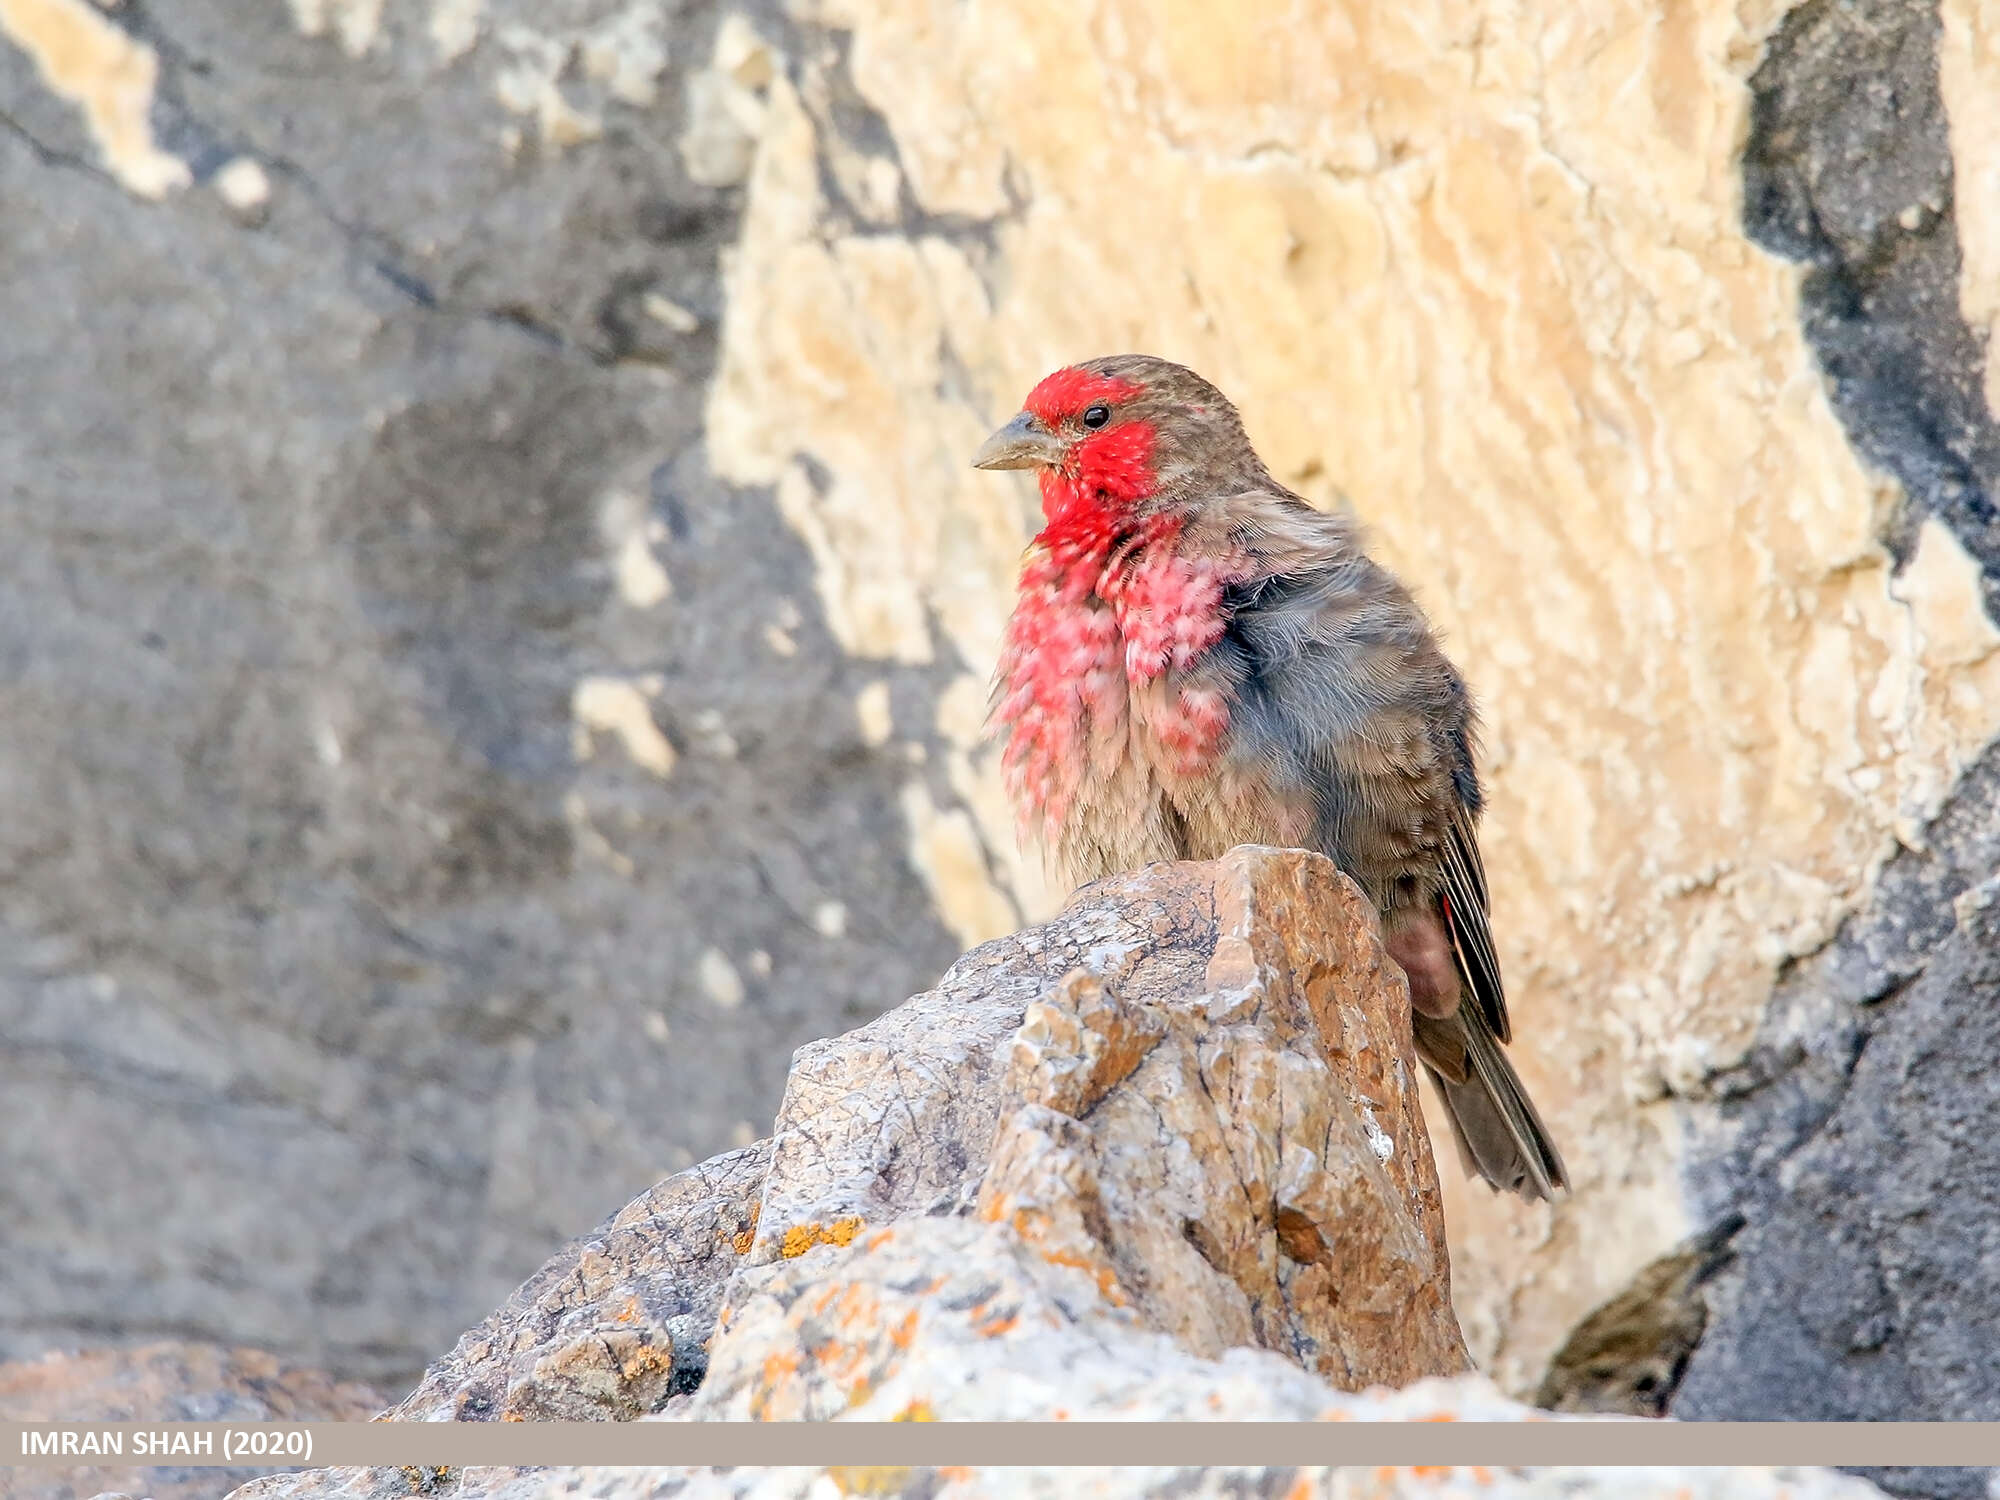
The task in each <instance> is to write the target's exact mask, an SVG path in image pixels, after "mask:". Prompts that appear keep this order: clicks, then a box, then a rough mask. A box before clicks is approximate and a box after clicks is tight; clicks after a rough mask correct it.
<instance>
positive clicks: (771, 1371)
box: [764, 1349, 799, 1388]
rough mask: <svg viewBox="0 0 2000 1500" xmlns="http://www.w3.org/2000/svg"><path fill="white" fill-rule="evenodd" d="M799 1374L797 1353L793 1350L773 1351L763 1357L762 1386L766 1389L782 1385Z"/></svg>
mask: <svg viewBox="0 0 2000 1500" xmlns="http://www.w3.org/2000/svg"><path fill="white" fill-rule="evenodd" d="M798 1373H799V1356H798V1352H797V1351H796V1350H793V1349H774V1350H772V1351H771V1352H770V1353H769V1354H767V1355H765V1356H764V1385H765V1386H766V1387H767V1388H768V1387H770V1386H775V1385H779V1384H782V1383H783V1382H784V1381H786V1380H789V1379H790V1378H791V1377H792V1376H794V1375H796V1374H798Z"/></svg>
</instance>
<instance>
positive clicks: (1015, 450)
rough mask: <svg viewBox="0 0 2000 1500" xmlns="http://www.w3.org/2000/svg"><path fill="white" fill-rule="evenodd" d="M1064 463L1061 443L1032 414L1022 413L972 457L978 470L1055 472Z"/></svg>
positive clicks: (980, 447) (980, 446) (983, 444)
mask: <svg viewBox="0 0 2000 1500" xmlns="http://www.w3.org/2000/svg"><path fill="white" fill-rule="evenodd" d="M1062 461H1063V445H1062V441H1061V439H1059V438H1058V437H1056V435H1055V434H1054V433H1052V432H1050V431H1049V430H1048V428H1046V427H1044V426H1043V425H1042V424H1041V423H1040V422H1038V421H1036V420H1035V417H1034V414H1033V413H1032V412H1025V411H1024V412H1022V413H1021V414H1020V415H1019V416H1018V417H1016V418H1014V420H1013V421H1011V422H1009V423H1008V424H1007V425H1006V426H1005V427H1003V428H1001V429H1000V430H999V431H998V432H996V433H994V434H993V436H992V437H990V438H988V439H987V440H986V441H985V442H983V443H981V444H980V445H979V451H978V452H977V453H975V454H973V455H972V467H973V468H975V469H1041V468H1049V469H1053V468H1056V467H1058V466H1059V465H1060V464H1061V463H1062Z"/></svg>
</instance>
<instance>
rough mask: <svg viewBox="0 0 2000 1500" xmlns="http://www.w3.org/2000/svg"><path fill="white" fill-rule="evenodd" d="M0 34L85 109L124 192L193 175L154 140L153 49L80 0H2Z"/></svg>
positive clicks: (156, 65)
mask: <svg viewBox="0 0 2000 1500" xmlns="http://www.w3.org/2000/svg"><path fill="white" fill-rule="evenodd" d="M0 32H4V33H5V34H6V35H7V36H8V37H9V38H10V39H11V40H13V41H14V42H15V43H16V44H17V45H18V46H19V47H20V48H21V50H22V51H23V52H25V53H27V54H28V56H30V57H32V58H33V59H34V60H35V67H36V68H37V69H38V70H39V71H40V73H41V75H42V82H43V83H45V84H47V85H48V87H49V90H50V91H51V92H52V93H54V94H56V95H58V96H60V97H61V98H64V99H67V100H68V101H69V102H70V103H71V104H74V105H75V106H76V107H77V108H78V109H80V110H82V111H83V118H84V123H85V124H87V125H88V126H89V127H90V134H91V136H92V138H93V139H94V140H96V142H97V148H98V150H99V151H100V152H102V153H103V155H104V165H105V168H106V170H108V171H109V172H110V173H111V175H112V176H113V177H115V178H117V179H118V181H119V183H120V184H121V185H122V186H123V187H124V188H125V190H126V191H127V192H130V193H135V194H137V195H138V196H139V197H141V198H164V197H165V196H166V195H167V194H168V193H170V192H172V191H173V190H174V189H176V188H183V187H186V186H187V185H188V183H189V182H191V181H192V180H193V175H192V174H191V173H190V172H189V171H188V165H187V163H186V162H184V161H182V160H181V159H180V158H179V157H178V156H175V155H173V154H172V153H170V152H166V151H162V150H161V149H160V148H159V147H158V146H157V145H155V144H154V142H153V126H152V119H151V112H152V108H153V87H154V84H155V83H156V81H157V80H158V78H159V72H160V62H159V58H158V57H156V56H155V55H154V53H153V49H152V48H151V47H148V46H147V45H146V44H145V43H144V42H140V41H135V40H134V39H133V38H132V37H131V36H129V35H127V34H126V33H125V32H124V31H122V30H120V29H119V28H118V27H116V26H114V25H112V23H111V22H109V21H107V20H106V19H105V18H104V17H103V16H102V15H100V14H99V13H98V12H97V11H96V10H95V9H93V8H92V7H91V6H89V5H86V4H84V3H83V0H0Z"/></svg>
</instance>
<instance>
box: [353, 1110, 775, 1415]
mask: <svg viewBox="0 0 2000 1500" xmlns="http://www.w3.org/2000/svg"><path fill="white" fill-rule="evenodd" d="M769 1164H770V1148H769V1144H768V1143H767V1142H765V1143H759V1144H758V1145H755V1146H751V1147H748V1148H746V1149H744V1150H742V1151H733V1152H730V1153H729V1154H728V1155H726V1156H719V1157H716V1158H715V1159H714V1160H713V1161H707V1162H703V1163H702V1164H701V1165H700V1166H698V1167H693V1168H690V1169H689V1170H688V1171H686V1172H682V1173H680V1174H679V1175H677V1176H674V1177H671V1178H669V1179H667V1180H666V1181H665V1182H663V1183H661V1184H659V1185H658V1186H657V1187H655V1188H654V1189H653V1190H652V1191H650V1192H648V1193H645V1194H643V1195H642V1196H640V1197H639V1198H637V1199H635V1200H634V1201H633V1202H631V1203H629V1204H627V1205H626V1206H625V1208H624V1209H623V1210H621V1211H620V1212H619V1213H617V1214H616V1215H614V1216H613V1217H612V1218H611V1219H609V1220H608V1221H606V1222H605V1223H604V1224H603V1225H601V1226H600V1227H599V1228H598V1229H597V1230H596V1231H594V1232H593V1233H591V1234H589V1235H586V1236H584V1237H583V1238H582V1239H580V1240H578V1241H576V1242H575V1243H573V1244H571V1245H569V1246H568V1247H566V1248H565V1249H564V1250H562V1251H561V1252H560V1253H558V1254H557V1255H555V1256H554V1257H553V1258H551V1259H550V1261H549V1263H548V1264H547V1265H545V1266H543V1267H542V1269H541V1270H540V1271H538V1272H536V1273H535V1275H534V1276H532V1277H530V1278H529V1280H528V1281H527V1283H526V1284H525V1285H524V1286H522V1287H521V1289H520V1290H519V1291H517V1292H515V1293H514V1295H513V1296H512V1297H510V1298H508V1300H507V1302H506V1303H505V1305H503V1306H502V1307H500V1308H499V1309H498V1310H497V1311H495V1312H494V1313H493V1314H492V1316H490V1317H488V1318H487V1319H486V1320H485V1322H483V1323H481V1324H480V1325H479V1326H478V1327H476V1328H474V1329H472V1330H471V1331H470V1332H468V1333H466V1334H465V1335H464V1336H463V1337H462V1338H460V1339H459V1341H458V1343H457V1345H456V1346H455V1347H454V1348H453V1349H452V1351H451V1353H449V1354H447V1355H446V1356H444V1358H442V1359H440V1360H438V1361H437V1362H436V1363H434V1364H433V1365H432V1366H431V1367H430V1368H429V1369H428V1370H427V1371H425V1372H424V1378H423V1380H422V1382H421V1383H420V1384H419V1385H418V1386H417V1388H416V1389H415V1390H414V1391H412V1392H411V1393H410V1394H409V1395H407V1396H405V1397H404V1398H403V1399H402V1400H401V1401H400V1402H398V1403H397V1404H396V1406H395V1407H394V1408H393V1409H392V1410H391V1411H390V1413H389V1415H390V1416H391V1417H393V1418H395V1419H397V1420H400V1421H410V1422H433V1421H456V1422H478V1421H496V1420H497V1421H503V1422H521V1421H568V1422H580V1421H593V1420H596V1421H602V1420H607V1419H608V1420H613V1421H625V1420H629V1419H630V1418H632V1417H636V1416H640V1415H643V1414H645V1413H647V1412H653V1411H658V1410H660V1409H661V1408H662V1407H663V1406H665V1405H666V1404H667V1402H668V1400H669V1399H670V1398H672V1397H674V1396H684V1395H686V1394H687V1393H688V1392H690V1391H692V1390H693V1389H694V1388H695V1387H696V1386H697V1385H699V1384H700V1383H701V1378H702V1375H703V1373H704V1372H705V1370H706V1368H707V1355H706V1353H705V1352H704V1350H705V1346H706V1344H707V1341H708V1338H709V1335H710V1334H711V1333H712V1332H713V1331H714V1328H715V1317H716V1312H717V1310H718V1309H719V1308H720V1306H721V1303H722V1289H723V1286H724V1284H725V1282H726V1281H727V1280H728V1278H729V1276H730V1274H731V1273H732V1272H733V1271H734V1270H735V1269H736V1266H737V1265H738V1263H739V1262H740V1261H741V1260H742V1258H743V1255H744V1253H745V1252H746V1251H748V1250H749V1248H750V1243H751V1236H752V1234H753V1233H754V1232H755V1229H756V1224H757V1208H758V1196H759V1194H760V1192H761V1191H762V1189H763V1184H764V1175H765V1172H766V1170H767V1168H768V1167H769Z"/></svg>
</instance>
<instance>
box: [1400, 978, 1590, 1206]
mask: <svg viewBox="0 0 2000 1500" xmlns="http://www.w3.org/2000/svg"><path fill="white" fill-rule="evenodd" d="M1416 1021H1417V1029H1418V1031H1419V1033H1420V1035H1419V1038H1418V1040H1419V1043H1420V1046H1419V1049H1418V1050H1419V1051H1420V1052H1423V1053H1425V1054H1427V1055H1426V1056H1425V1059H1424V1060H1425V1062H1426V1063H1427V1064H1429V1065H1430V1073H1431V1077H1432V1078H1433V1079H1434V1080H1435V1081H1436V1083H1437V1086H1438V1092H1439V1093H1440V1094H1442V1095H1443V1096H1444V1107H1445V1113H1446V1114H1447V1115H1449V1116H1450V1117H1451V1133H1452V1136H1453V1137H1454V1139H1456V1140H1457V1142H1458V1154H1459V1159H1460V1160H1461V1161H1463V1162H1464V1163H1465V1170H1466V1174H1467V1175H1468V1176H1470V1175H1473V1174H1477V1175H1478V1176H1480V1177H1483V1178H1485V1179H1486V1181H1488V1182H1489V1183H1491V1184H1492V1185H1493V1186H1494V1187H1495V1188H1497V1189H1499V1190H1501V1191H1503V1192H1510V1193H1519V1194H1520V1195H1521V1196H1522V1197H1524V1198H1528V1199H1535V1198H1553V1197H1554V1196H1555V1195H1556V1190H1557V1189H1558V1188H1566V1187H1568V1186H1569V1172H1568V1170H1567V1169H1566V1168H1565V1167H1564V1166H1563V1159H1562V1154H1561V1153H1560V1152H1558V1151H1557V1150H1556V1146H1555V1142H1554V1141H1553V1140H1551V1139H1550V1138H1549V1128H1548V1126H1546V1125H1544V1124H1543V1123H1542V1117H1541V1116H1540V1115H1539V1114H1537V1113H1536V1112H1535V1105H1534V1101H1533V1100H1531V1099H1529V1098H1528V1091H1527V1089H1525V1088H1523V1087H1522V1085H1521V1078H1520V1075H1519V1074H1518V1073H1516V1072H1515V1071H1514V1065H1513V1064H1512V1063H1510V1062H1508V1061H1507V1054H1506V1053H1505V1052H1503V1051H1501V1050H1500V1042H1499V1039H1498V1038H1497V1037H1495V1036H1494V1035H1493V1030H1492V1028H1491V1027H1490V1026H1488V1025H1487V1024H1486V1018H1485V1017H1484V1016H1483V1015H1481V1014H1480V1013H1479V1010H1478V1008H1477V1007H1475V1006H1471V1005H1461V1006H1459V1008H1458V1009H1457V1010H1456V1011H1455V1012H1453V1014H1452V1015H1451V1017H1450V1018H1449V1019H1448V1020H1443V1021H1437V1020H1433V1019H1431V1018H1430V1017H1429V1016H1421V1015H1420V1016H1418V1017H1416ZM1422 1033H1430V1035H1423V1034H1422ZM1446 1033H1448V1034H1449V1035H1445V1034H1446ZM1424 1043H1428V1044H1429V1045H1422V1044H1424ZM1442 1058H1450V1059H1452V1060H1453V1061H1462V1062H1463V1065H1464V1066H1463V1069H1462V1072H1463V1077H1462V1078H1461V1079H1458V1080H1454V1079H1453V1078H1452V1077H1451V1076H1450V1074H1449V1073H1448V1072H1446V1071H1445V1070H1444V1069H1442V1068H1440V1067H1439V1066H1438V1065H1437V1062H1436V1061H1434V1060H1433V1059H1442Z"/></svg>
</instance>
